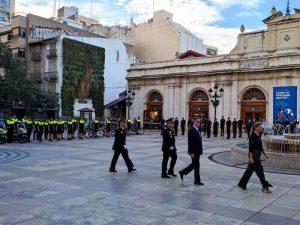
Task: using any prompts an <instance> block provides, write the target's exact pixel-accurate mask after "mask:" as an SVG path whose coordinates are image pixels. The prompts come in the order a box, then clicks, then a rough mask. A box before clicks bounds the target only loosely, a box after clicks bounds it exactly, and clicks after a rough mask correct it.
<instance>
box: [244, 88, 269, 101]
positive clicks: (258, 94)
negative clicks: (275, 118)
mask: <svg viewBox="0 0 300 225" xmlns="http://www.w3.org/2000/svg"><path fill="white" fill-rule="evenodd" d="M243 100H244V101H251V100H252V101H255V100H266V97H265V95H264V93H263V92H262V91H261V90H259V89H257V88H252V89H250V90H248V91H247V92H246V94H245V95H244V97H243Z"/></svg>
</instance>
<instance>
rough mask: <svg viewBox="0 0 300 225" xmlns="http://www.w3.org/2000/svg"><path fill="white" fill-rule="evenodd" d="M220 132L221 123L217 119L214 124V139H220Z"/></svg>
mask: <svg viewBox="0 0 300 225" xmlns="http://www.w3.org/2000/svg"><path fill="white" fill-rule="evenodd" d="M218 130H219V122H218V120H217V119H215V121H214V123H213V135H214V137H218Z"/></svg>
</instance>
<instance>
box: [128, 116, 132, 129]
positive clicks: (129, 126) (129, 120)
mask: <svg viewBox="0 0 300 225" xmlns="http://www.w3.org/2000/svg"><path fill="white" fill-rule="evenodd" d="M130 129H131V119H130V117H128V119H127V130H128V131H130Z"/></svg>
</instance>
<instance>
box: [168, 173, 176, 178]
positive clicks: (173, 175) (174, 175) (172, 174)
mask: <svg viewBox="0 0 300 225" xmlns="http://www.w3.org/2000/svg"><path fill="white" fill-rule="evenodd" d="M168 175H170V176H172V177H177V175H176V174H174V173H168Z"/></svg>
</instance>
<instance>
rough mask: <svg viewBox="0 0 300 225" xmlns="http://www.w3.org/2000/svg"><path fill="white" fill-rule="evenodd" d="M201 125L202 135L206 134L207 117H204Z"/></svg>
mask: <svg viewBox="0 0 300 225" xmlns="http://www.w3.org/2000/svg"><path fill="white" fill-rule="evenodd" d="M201 125H202V130H203V135H206V132H207V117H205V118H204V120H203V122H202V124H201ZM200 128H201V127H200Z"/></svg>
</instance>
